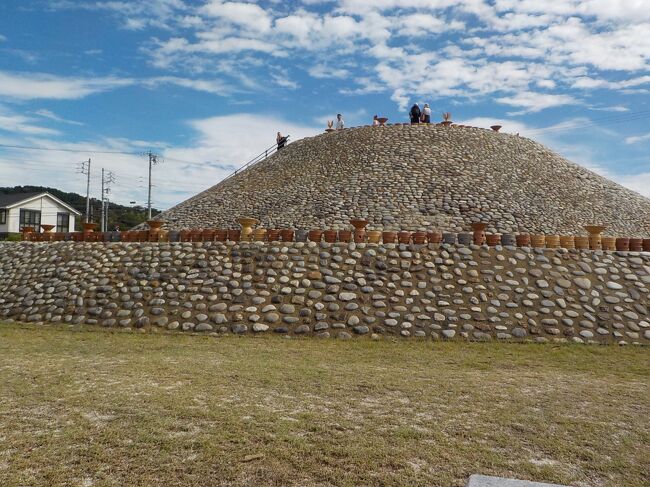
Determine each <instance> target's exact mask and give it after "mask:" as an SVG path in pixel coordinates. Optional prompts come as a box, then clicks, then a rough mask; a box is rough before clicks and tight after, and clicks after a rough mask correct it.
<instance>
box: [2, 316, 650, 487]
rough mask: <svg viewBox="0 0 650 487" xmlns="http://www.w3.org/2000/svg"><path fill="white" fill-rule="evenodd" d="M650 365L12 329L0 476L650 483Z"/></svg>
mask: <svg viewBox="0 0 650 487" xmlns="http://www.w3.org/2000/svg"><path fill="white" fill-rule="evenodd" d="M649 359H650V349H648V348H638V347H623V348H620V347H617V346H608V347H604V346H601V347H597V346H584V345H562V346H560V345H549V344H546V345H522V344H496V343H487V344H475V343H436V342H430V341H416V340H413V339H410V340H408V341H407V340H404V341H393V342H389V341H380V342H373V341H370V340H365V339H364V340H352V341H338V340H318V339H313V338H312V339H301V340H297V339H291V340H287V339H282V338H279V337H271V336H265V337H259V338H257V337H256V338H254V337H250V336H249V337H222V338H214V337H207V336H187V335H167V334H155V333H146V334H141V333H125V332H110V331H103V330H99V329H97V328H94V329H88V328H83V327H81V328H80V327H67V326H63V325H60V326H46V327H38V326H27V325H19V324H4V325H0V485H2V486H3V487H4V486H41V485H42V486H63V485H66V486H68V485H71V486H72V485H75V486H127V485H128V486H154V485H156V486H157V485H160V486H180V485H183V486H185V485H192V486H208V485H210V486H211V485H217V486H219V485H224V486H225V485H233V486H240V485H241V486H248V485H260V486H264V485H278V486H279V485H282V486H284V485H296V486H298V485H300V486H315V485H319V486H321V485H322V486H329V485H344V486H357V485H382V486H383V485H409V486H411V485H422V486H425V485H426V486H445V487H448V486H462V485H464V482H465V481H466V479H467V477H468V476H469V475H470V474H472V473H483V474H491V475H502V476H510V477H517V478H523V479H529V480H537V481H547V482H557V483H563V484H570V485H575V486H642V485H648V483H647V479H648V478H650V470H649V465H650V447H649V444H650V394H649V392H650V391H649V389H650V387H649V385H650V360H649ZM644 482H645V483H644Z"/></svg>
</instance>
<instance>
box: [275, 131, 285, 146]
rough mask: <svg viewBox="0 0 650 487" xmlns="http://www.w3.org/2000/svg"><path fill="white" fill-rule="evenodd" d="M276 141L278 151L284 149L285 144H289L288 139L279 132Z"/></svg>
mask: <svg viewBox="0 0 650 487" xmlns="http://www.w3.org/2000/svg"><path fill="white" fill-rule="evenodd" d="M275 141H276V142H277V143H278V150H280V149H282V148H283V147H284V144H286V143H287V138H286V137H283V136H282V134H281V133H280V132H278V135H277V137H276V138H275Z"/></svg>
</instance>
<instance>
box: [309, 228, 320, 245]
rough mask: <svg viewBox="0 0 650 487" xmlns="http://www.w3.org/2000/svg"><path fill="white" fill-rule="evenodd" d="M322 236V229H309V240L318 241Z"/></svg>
mask: <svg viewBox="0 0 650 487" xmlns="http://www.w3.org/2000/svg"><path fill="white" fill-rule="evenodd" d="M322 238H323V231H322V230H310V231H309V240H311V241H312V242H320V241H321V239H322Z"/></svg>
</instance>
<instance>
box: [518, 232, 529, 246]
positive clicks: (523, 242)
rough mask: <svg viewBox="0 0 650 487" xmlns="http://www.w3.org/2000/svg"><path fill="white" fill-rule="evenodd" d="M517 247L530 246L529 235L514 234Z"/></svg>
mask: <svg viewBox="0 0 650 487" xmlns="http://www.w3.org/2000/svg"><path fill="white" fill-rule="evenodd" d="M515 240H516V241H517V247H530V235H529V234H527V233H519V234H517V235H516V236H515Z"/></svg>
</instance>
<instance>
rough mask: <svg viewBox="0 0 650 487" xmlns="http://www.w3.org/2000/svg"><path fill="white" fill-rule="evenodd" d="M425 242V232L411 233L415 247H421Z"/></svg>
mask: <svg viewBox="0 0 650 487" xmlns="http://www.w3.org/2000/svg"><path fill="white" fill-rule="evenodd" d="M426 241H427V233H426V232H413V243H414V244H417V245H422V244H424V243H425V242H426Z"/></svg>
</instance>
